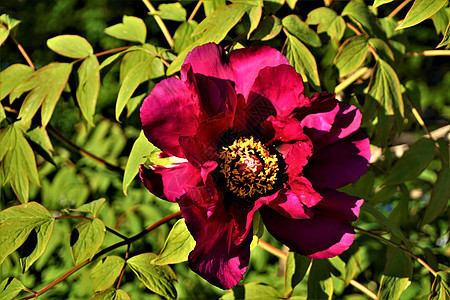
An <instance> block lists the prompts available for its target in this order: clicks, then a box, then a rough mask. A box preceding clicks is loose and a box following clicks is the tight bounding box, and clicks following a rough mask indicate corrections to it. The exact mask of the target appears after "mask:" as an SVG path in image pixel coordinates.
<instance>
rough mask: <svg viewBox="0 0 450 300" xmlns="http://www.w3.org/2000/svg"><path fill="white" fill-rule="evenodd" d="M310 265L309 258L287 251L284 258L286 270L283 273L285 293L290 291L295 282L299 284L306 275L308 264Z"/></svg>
mask: <svg viewBox="0 0 450 300" xmlns="http://www.w3.org/2000/svg"><path fill="white" fill-rule="evenodd" d="M310 265H311V258H308V257H305V256H303V255H300V254H297V253H294V252H289V254H288V257H287V260H286V271H285V274H284V280H285V284H284V291H285V294H287V293H289V292H290V291H292V290H293V289H294V288H295V287H296V286H297V284H299V283H300V282H301V281H302V280H303V277H305V275H306V271H308V268H309V266H310Z"/></svg>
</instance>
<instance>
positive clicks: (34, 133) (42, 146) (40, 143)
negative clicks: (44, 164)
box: [26, 127, 56, 165]
mask: <svg viewBox="0 0 450 300" xmlns="http://www.w3.org/2000/svg"><path fill="white" fill-rule="evenodd" d="M26 137H27V139H28V141H29V142H30V146H31V148H33V150H34V151H36V152H37V153H39V154H40V155H41V156H42V157H43V158H45V160H47V161H49V162H51V163H52V164H53V165H56V163H55V162H54V161H53V151H54V150H53V145H52V142H51V141H50V138H49V136H48V134H47V130H45V128H43V127H35V128H34V129H32V130H31V131H28V132H27V133H26Z"/></svg>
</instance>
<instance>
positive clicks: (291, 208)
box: [267, 189, 314, 219]
mask: <svg viewBox="0 0 450 300" xmlns="http://www.w3.org/2000/svg"><path fill="white" fill-rule="evenodd" d="M302 196H303V198H305V197H314V195H302ZM267 206H269V207H270V208H272V209H273V210H275V211H276V212H277V213H279V214H280V215H282V216H284V217H287V218H292V219H310V218H311V217H312V215H313V213H312V212H311V211H310V210H309V209H308V207H307V206H306V205H304V204H303V199H302V197H299V196H298V195H297V194H296V193H294V192H292V191H290V190H287V189H283V190H282V192H281V193H279V195H278V197H277V198H275V199H274V200H272V201H270V202H269V203H268V204H267Z"/></svg>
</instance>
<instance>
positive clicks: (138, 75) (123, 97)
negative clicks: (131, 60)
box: [116, 56, 155, 121]
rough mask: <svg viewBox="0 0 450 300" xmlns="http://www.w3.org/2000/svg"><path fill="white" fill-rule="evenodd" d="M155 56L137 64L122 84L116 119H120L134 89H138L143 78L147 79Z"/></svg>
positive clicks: (118, 97)
mask: <svg viewBox="0 0 450 300" xmlns="http://www.w3.org/2000/svg"><path fill="white" fill-rule="evenodd" d="M154 58H155V57H154V56H153V57H150V58H148V59H146V60H144V61H142V62H141V63H139V64H137V65H135V66H134V67H133V68H132V69H131V70H130V71H129V72H128V73H127V75H126V76H125V79H124V80H123V82H122V85H121V86H120V90H119V95H118V96H117V102H116V120H117V121H119V117H120V114H121V113H122V111H123V109H124V108H125V106H126V105H127V102H128V100H130V98H131V96H132V95H133V93H134V91H135V90H136V89H137V87H138V86H139V84H140V83H141V82H142V80H143V79H147V76H148V73H149V69H150V66H151V64H152V62H153V59H154Z"/></svg>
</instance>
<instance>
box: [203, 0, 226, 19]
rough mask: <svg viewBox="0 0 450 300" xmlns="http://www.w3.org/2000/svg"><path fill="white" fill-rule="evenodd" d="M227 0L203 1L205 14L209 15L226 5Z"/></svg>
mask: <svg viewBox="0 0 450 300" xmlns="http://www.w3.org/2000/svg"><path fill="white" fill-rule="evenodd" d="M225 5H226V3H225V0H209V1H203V9H204V10H205V16H209V15H210V14H212V13H213V12H214V11H216V10H217V9H219V8H221V7H223V6H225Z"/></svg>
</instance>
